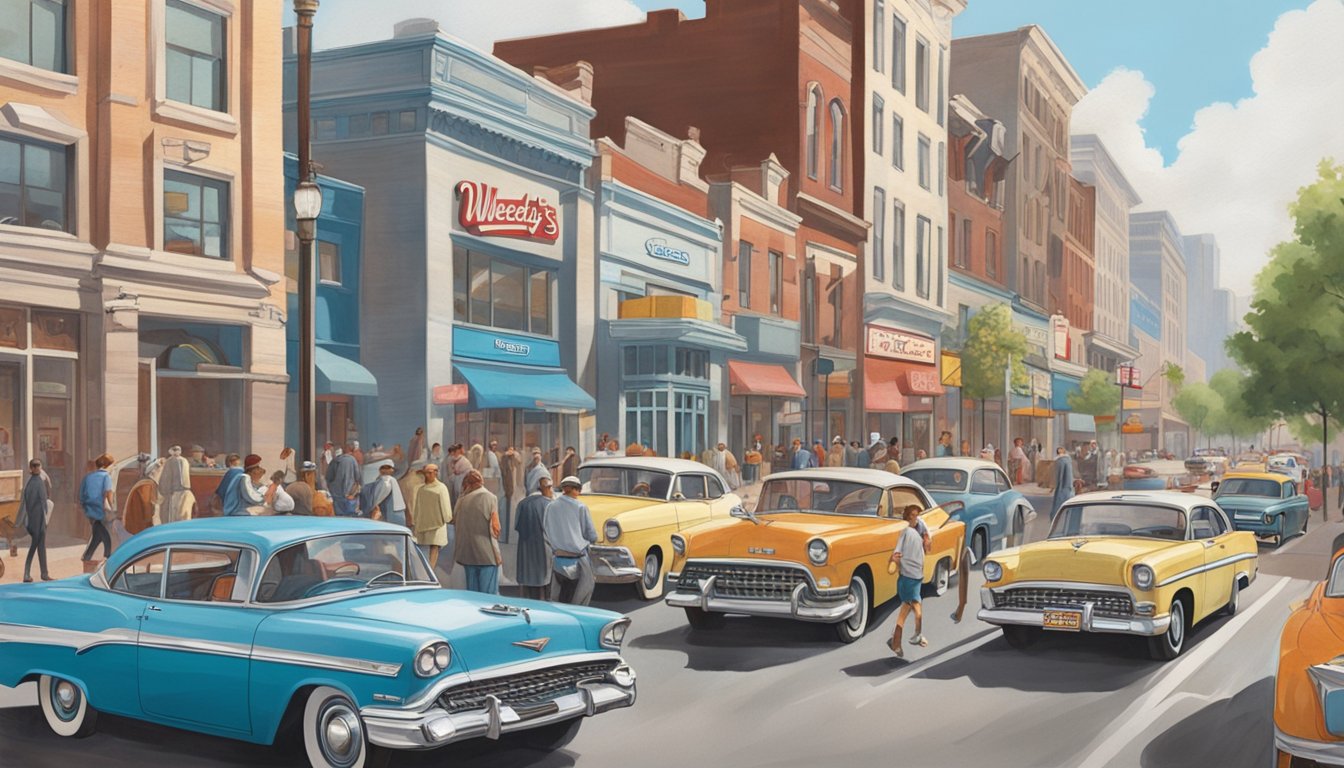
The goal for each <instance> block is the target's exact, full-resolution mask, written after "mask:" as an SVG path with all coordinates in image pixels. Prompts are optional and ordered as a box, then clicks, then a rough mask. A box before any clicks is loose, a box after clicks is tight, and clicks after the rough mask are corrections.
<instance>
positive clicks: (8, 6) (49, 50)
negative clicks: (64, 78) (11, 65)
mask: <svg viewBox="0 0 1344 768" xmlns="http://www.w3.org/2000/svg"><path fill="white" fill-rule="evenodd" d="M0 58H6V59H13V60H14V61H18V62H21V63H23V64H28V65H30V66H34V67H37V68H39V69H45V70H49V71H51V72H62V73H64V72H66V61H65V0H0Z"/></svg>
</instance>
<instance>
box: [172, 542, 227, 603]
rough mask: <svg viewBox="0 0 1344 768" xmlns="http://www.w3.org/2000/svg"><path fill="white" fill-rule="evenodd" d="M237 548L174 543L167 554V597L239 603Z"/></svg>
mask: <svg viewBox="0 0 1344 768" xmlns="http://www.w3.org/2000/svg"><path fill="white" fill-rule="evenodd" d="M241 557H242V553H241V552H240V551H239V550H236V549H215V548H213V547H212V548H201V549H195V548H187V547H173V548H172V551H171V552H169V554H168V580H167V588H166V590H165V592H164V597H165V598H167V599H169V600H196V601H199V602H225V603H240V602H243V600H244V599H245V597H244V596H242V595H238V594H236V591H237V590H236V588H237V587H238V560H239V559H240V558H241Z"/></svg>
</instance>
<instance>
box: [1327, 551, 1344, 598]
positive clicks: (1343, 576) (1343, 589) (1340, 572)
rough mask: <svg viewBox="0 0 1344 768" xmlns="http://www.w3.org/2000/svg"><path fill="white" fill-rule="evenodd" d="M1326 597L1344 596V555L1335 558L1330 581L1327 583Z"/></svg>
mask: <svg viewBox="0 0 1344 768" xmlns="http://www.w3.org/2000/svg"><path fill="white" fill-rule="evenodd" d="M1325 596H1326V597H1344V557H1339V558H1335V562H1334V565H1332V566H1331V567H1330V581H1329V583H1327V584H1326V585H1325Z"/></svg>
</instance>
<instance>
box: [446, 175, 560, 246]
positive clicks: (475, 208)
mask: <svg viewBox="0 0 1344 768" xmlns="http://www.w3.org/2000/svg"><path fill="white" fill-rule="evenodd" d="M457 197H458V207H457V220H458V221H459V222H460V223H461V224H462V228H463V229H465V230H467V231H468V232H470V233H471V234H473V235H480V236H482V237H517V238H521V239H524V240H538V241H540V242H543V243H554V242H555V241H556V240H558V239H560V217H559V214H558V213H557V211H556V210H555V206H553V205H550V204H549V203H547V202H546V200H545V198H536V197H532V196H531V195H523V196H522V197H517V198H509V197H500V196H499V189H497V188H496V187H493V186H491V185H489V184H486V183H484V182H480V181H460V182H458V184H457Z"/></svg>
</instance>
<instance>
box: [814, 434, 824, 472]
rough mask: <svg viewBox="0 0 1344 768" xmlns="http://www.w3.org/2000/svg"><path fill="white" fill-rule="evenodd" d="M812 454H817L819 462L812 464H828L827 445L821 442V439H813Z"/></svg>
mask: <svg viewBox="0 0 1344 768" xmlns="http://www.w3.org/2000/svg"><path fill="white" fill-rule="evenodd" d="M812 455H813V456H815V457H816V459H817V463H816V464H813V465H812V466H814V467H824V466H826V446H824V445H822V444H821V440H820V439H817V440H813V441H812Z"/></svg>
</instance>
